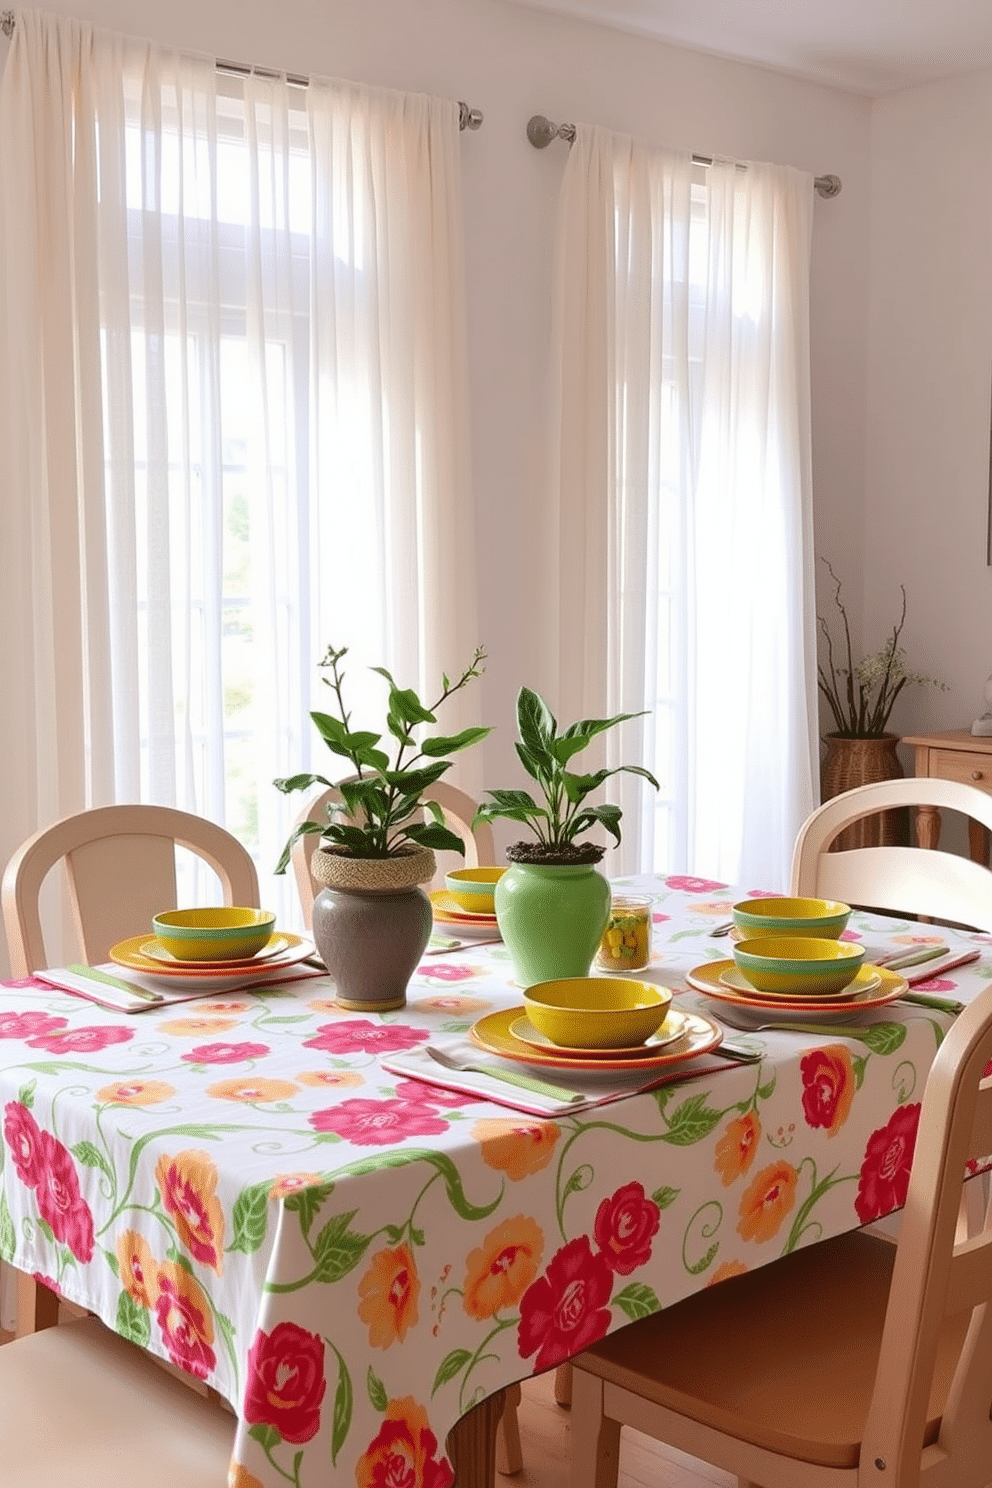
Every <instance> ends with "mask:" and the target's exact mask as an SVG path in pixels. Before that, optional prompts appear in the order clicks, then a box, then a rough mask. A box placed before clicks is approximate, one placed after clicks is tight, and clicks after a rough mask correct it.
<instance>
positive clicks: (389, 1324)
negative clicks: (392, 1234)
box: [358, 1245, 420, 1349]
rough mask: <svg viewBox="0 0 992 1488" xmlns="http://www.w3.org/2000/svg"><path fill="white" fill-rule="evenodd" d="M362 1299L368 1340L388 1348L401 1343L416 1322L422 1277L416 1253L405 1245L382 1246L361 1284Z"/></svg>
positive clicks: (360, 1313) (379, 1346) (360, 1310)
mask: <svg viewBox="0 0 992 1488" xmlns="http://www.w3.org/2000/svg"><path fill="white" fill-rule="evenodd" d="M358 1294H359V1296H360V1297H361V1299H362V1300H361V1302H360V1303H359V1306H358V1316H359V1317H360V1318H361V1320H362V1322H363V1323H368V1327H369V1343H370V1344H371V1345H372V1347H373V1348H381V1349H385V1348H389V1346H390V1344H392V1343H396V1342H397V1340H398V1341H399V1342H400V1343H402V1342H403V1339H404V1338H405V1337H406V1335H407V1333H408V1332H409V1330H410V1328H411V1327H412V1326H413V1324H414V1323H416V1321H417V1318H418V1316H419V1314H418V1312H417V1299H418V1298H419V1296H420V1278H419V1276H418V1275H417V1268H416V1265H415V1264H414V1260H413V1256H412V1255H411V1253H410V1250H409V1249H408V1247H407V1246H405V1245H398V1246H397V1247H396V1249H395V1250H380V1251H379V1253H378V1254H377V1255H374V1256H373V1257H372V1264H371V1265H370V1266H369V1269H368V1270H367V1271H366V1273H365V1275H364V1276H363V1277H362V1279H361V1281H360V1282H359V1284H358Z"/></svg>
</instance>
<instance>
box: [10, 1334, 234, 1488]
mask: <svg viewBox="0 0 992 1488" xmlns="http://www.w3.org/2000/svg"><path fill="white" fill-rule="evenodd" d="M234 1432H235V1421H234V1417H233V1415H232V1414H231V1412H230V1411H229V1410H227V1409H226V1407H225V1406H224V1405H222V1404H221V1403H219V1401H217V1400H214V1399H208V1398H206V1397H205V1396H203V1395H199V1394H196V1393H195V1392H194V1391H193V1390H190V1389H188V1388H187V1387H186V1386H185V1385H184V1384H182V1383H180V1381H179V1380H177V1379H175V1378H174V1377H173V1376H172V1375H171V1374H169V1373H167V1372H166V1370H165V1369H162V1368H160V1367H159V1366H158V1364H157V1363H156V1361H155V1360H154V1359H153V1358H152V1357H151V1356H150V1355H148V1354H146V1353H145V1352H144V1351H143V1350H142V1349H140V1348H138V1347H136V1346H135V1345H134V1344H131V1343H127V1342H125V1340H124V1339H123V1338H119V1337H118V1336H117V1335H116V1334H115V1333H112V1332H110V1330H109V1329H107V1328H105V1327H104V1326H103V1324H102V1323H101V1322H99V1321H98V1320H97V1319H96V1318H84V1319H82V1320H81V1321H79V1322H72V1323H65V1324H64V1325H63V1326H62V1327H60V1328H49V1329H47V1330H46V1331H44V1332H42V1333H33V1334H32V1335H31V1336H30V1337H27V1338H18V1339H15V1340H14V1342H12V1343H5V1344H4V1345H3V1347H2V1348H0V1443H2V1449H0V1450H2V1466H0V1481H2V1482H3V1483H4V1484H7V1485H9V1488H28V1485H30V1488H108V1485H109V1484H112V1483H119V1484H127V1485H128V1488H180V1485H181V1488H223V1485H224V1484H225V1483H226V1482H227V1481H228V1467H229V1464H230V1460H231V1453H232V1451H233V1448H234Z"/></svg>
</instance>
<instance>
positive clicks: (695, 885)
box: [665, 873, 727, 894]
mask: <svg viewBox="0 0 992 1488" xmlns="http://www.w3.org/2000/svg"><path fill="white" fill-rule="evenodd" d="M665 884H666V886H667V887H668V888H670V889H681V890H682V891H683V892H684V893H686V894H710V893H712V891H713V890H714V889H725V888H726V887H727V885H726V884H722V883H718V882H717V881H716V879H715V878H692V877H690V875H689V874H687V873H673V874H672V876H671V878H666V879H665Z"/></svg>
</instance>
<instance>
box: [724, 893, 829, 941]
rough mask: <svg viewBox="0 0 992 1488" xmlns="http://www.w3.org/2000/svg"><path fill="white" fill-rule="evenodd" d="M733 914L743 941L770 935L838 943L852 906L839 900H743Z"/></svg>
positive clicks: (735, 907) (735, 906) (736, 906)
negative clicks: (792, 936) (837, 940)
mask: <svg viewBox="0 0 992 1488" xmlns="http://www.w3.org/2000/svg"><path fill="white" fill-rule="evenodd" d="M732 913H733V918H734V924H735V925H736V926H737V928H738V930H739V931H740V932H741V939H742V940H752V939H754V940H757V939H759V938H762V937H764V936H768V935H797V936H801V937H802V938H803V939H809V938H810V937H811V936H814V937H815V938H816V939H818V940H820V939H823V940H836V939H837V937H838V936H839V935H840V934H841V933H842V932H843V931H844V930H845V929H846V927H847V922H848V920H849V919H850V918H851V906H850V905H849V904H841V902H840V900H839V899H780V898H768V899H742V900H741V902H740V904H735V905H734V908H733V911H732Z"/></svg>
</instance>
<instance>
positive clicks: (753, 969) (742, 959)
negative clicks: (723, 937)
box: [734, 935, 865, 997]
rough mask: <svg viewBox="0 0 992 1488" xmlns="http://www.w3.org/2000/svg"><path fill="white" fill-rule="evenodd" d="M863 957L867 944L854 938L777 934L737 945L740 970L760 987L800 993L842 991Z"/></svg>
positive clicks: (819, 993)
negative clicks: (861, 943) (857, 941)
mask: <svg viewBox="0 0 992 1488" xmlns="http://www.w3.org/2000/svg"><path fill="white" fill-rule="evenodd" d="M864 958H865V948H864V946H863V945H858V944H856V943H855V942H854V941H851V940H827V939H823V938H820V939H815V938H812V937H810V938H808V939H807V938H803V937H801V936H794V935H774V936H769V937H768V938H767V939H765V940H742V941H741V942H740V944H739V945H735V946H734V960H735V961H736V962H737V966H738V968H739V970H740V971H741V974H742V975H743V976H745V977H746V978H747V980H748V981H749V982H750V983H751V986H752V987H754V988H756V989H757V991H759V992H771V993H778V994H780V995H781V994H783V993H797V994H798V995H799V996H801V997H829V996H830V994H831V993H833V992H840V991H842V990H843V988H844V987H846V986H847V984H848V982H851V981H853V980H854V978H855V977H856V976H857V974H858V971H859V970H860V967H861V963H862V961H863V960H864Z"/></svg>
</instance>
